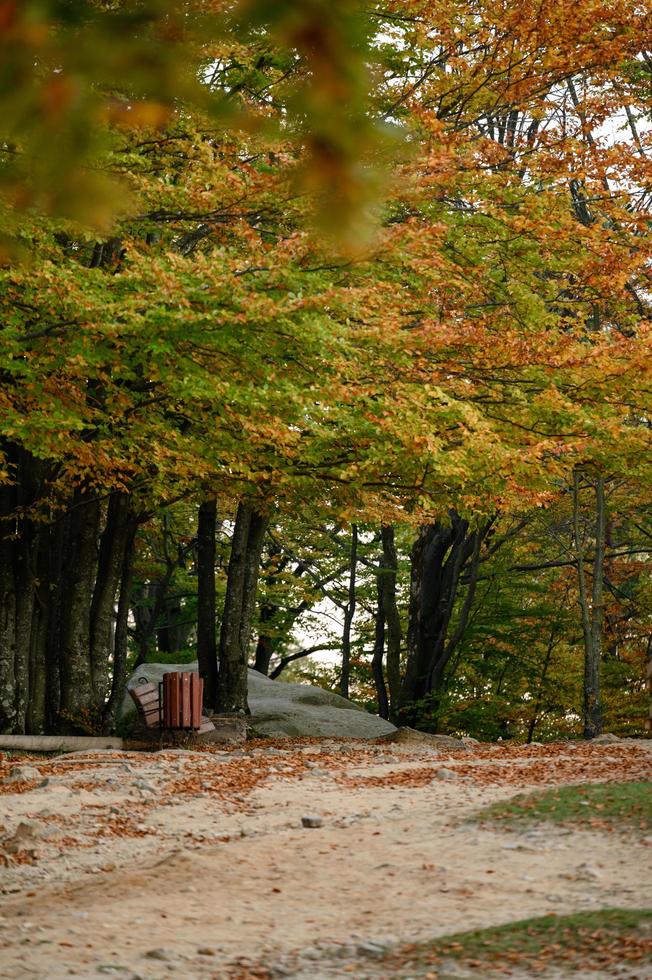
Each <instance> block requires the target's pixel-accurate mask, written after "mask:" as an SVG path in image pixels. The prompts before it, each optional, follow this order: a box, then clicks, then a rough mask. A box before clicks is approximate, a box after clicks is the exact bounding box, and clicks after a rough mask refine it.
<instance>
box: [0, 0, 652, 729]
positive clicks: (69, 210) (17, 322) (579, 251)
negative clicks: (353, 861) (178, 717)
mask: <svg viewBox="0 0 652 980" xmlns="http://www.w3.org/2000/svg"><path fill="white" fill-rule="evenodd" d="M649 15H650V9H649V6H648V4H647V3H643V4H639V3H636V2H634V0H615V2H614V0H611V2H609V3H606V2H604V3H602V2H599V0H598V2H596V0H576V2H573V3H570V2H569V0H552V2H549V3H546V4H533V3H531V2H530V0H517V2H509V3H506V2H505V3H503V2H494V0H485V2H475V0H471V2H470V0H460V2H453V3H450V2H447V3H443V2H438V0H429V2H425V0H414V2H410V3H406V2H399V0H396V2H392V0H389V2H386V3H381V4H379V3H369V4H364V5H362V4H359V5H358V4H356V3H349V2H344V0H330V2H328V3H326V2H323V0H286V2H275V3H269V2H265V0H241V2H239V3H238V2H231V3H224V2H219V0H215V2H213V0H186V2H184V3H175V4H172V3H166V2H165V0H152V2H149V0H143V2H138V3H133V2H122V0H116V2H112V3H105V2H102V0H96V2H94V0H87V2H75V3H70V2H66V0H58V2H56V0H27V2H24V3H16V2H13V0H0V304H1V307H2V316H1V317H0V372H1V383H0V732H10V733H12V732H13V733H23V732H28V733H40V732H58V731H71V730H72V731H90V732H108V731H113V730H115V728H116V725H117V724H119V707H120V704H121V701H122V698H123V695H124V691H125V684H126V681H127V677H128V673H129V671H130V670H131V669H133V667H134V666H135V665H137V664H140V663H143V662H145V661H168V662H172V663H178V662H189V661H192V660H194V659H198V660H199V669H200V673H201V674H202V677H203V678H204V697H205V707H206V708H207V709H208V710H209V711H218V712H234V711H235V712H239V711H245V712H246V710H247V666H248V665H250V666H252V667H255V669H256V670H259V671H261V672H262V673H264V674H268V675H272V676H275V677H281V678H282V677H284V676H286V677H287V676H289V675H290V674H292V675H293V676H299V677H310V678H312V679H317V680H318V681H319V683H322V684H325V685H328V686H332V687H333V689H336V690H338V691H339V692H340V693H341V694H342V695H343V696H345V697H351V698H353V699H356V700H358V701H360V702H361V703H363V704H364V705H365V706H366V707H368V708H369V709H370V710H372V711H376V712H378V713H379V714H381V715H382V716H383V717H388V718H390V719H392V720H394V721H395V722H397V723H401V724H407V725H411V726H414V727H420V728H424V729H426V730H430V731H437V730H441V731H450V732H454V733H461V734H469V735H477V736H480V737H483V738H488V739H492V738H498V737H502V738H518V739H523V740H529V741H531V740H532V739H533V738H541V739H545V738H552V737H558V736H559V735H560V734H561V735H566V734H573V733H577V732H583V733H584V735H585V736H586V737H588V738H591V737H594V736H595V735H597V734H599V733H600V732H601V731H602V730H603V727H605V726H607V727H608V728H609V729H610V730H612V731H616V732H619V733H632V734H635V733H640V732H642V731H643V730H644V729H645V727H646V722H647V717H648V703H649V691H648V690H647V687H646V676H647V673H646V672H647V671H649V663H650V662H651V659H652V589H651V583H650V576H649V556H650V553H651V550H652V509H651V508H652V497H651V490H652V487H651V481H650V475H651V472H650V457H651V453H650V449H651V438H650V426H651V422H650V419H651V414H650V412H651V408H652V406H651V404H650V393H651V388H650V385H651V381H652V346H651V344H652V335H651V324H650V300H651V295H650V276H651V268H652V267H651V265H650V245H651V238H650V206H651V204H652V190H651V188H652V167H651V156H650V154H651V152H652V126H651V123H652V85H651V82H652V34H651V30H650V23H651V22H652V19H651V18H650V16H649ZM325 653H327V664H326V665H325V666H324V664H321V665H320V664H319V662H317V663H316V664H314V663H312V661H310V660H309V659H308V658H309V657H311V656H313V657H317V658H319V655H322V657H323V655H324V654H325ZM306 664H311V666H308V667H306V666H305V665H306Z"/></svg>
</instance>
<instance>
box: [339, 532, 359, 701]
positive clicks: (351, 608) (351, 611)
mask: <svg viewBox="0 0 652 980" xmlns="http://www.w3.org/2000/svg"><path fill="white" fill-rule="evenodd" d="M357 568H358V526H357V524H352V525H351V558H350V562H349V590H348V596H347V602H346V607H345V609H344V627H343V629H342V674H341V676H340V694H341V695H342V697H343V698H348V696H349V686H350V681H351V625H352V623H353V617H354V616H355V580H356V572H357Z"/></svg>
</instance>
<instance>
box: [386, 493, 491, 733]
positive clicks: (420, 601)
mask: <svg viewBox="0 0 652 980" xmlns="http://www.w3.org/2000/svg"><path fill="white" fill-rule="evenodd" d="M492 523H493V522H492V521H489V522H488V523H486V524H484V525H483V526H482V527H481V528H479V529H478V530H475V531H470V530H469V522H468V521H467V520H465V519H463V518H461V517H460V516H459V515H458V514H457V512H456V511H454V510H452V511H450V524H443V523H441V522H439V521H438V522H436V523H435V524H428V525H424V526H422V527H421V528H420V530H419V534H418V537H417V539H416V541H415V542H414V545H413V548H412V553H411V578H410V613H409V624H408V657H407V664H406V669H405V675H404V677H403V681H402V683H401V689H400V693H399V700H398V709H397V715H398V716H399V717H400V719H401V721H402V722H403V724H412V725H414V724H415V721H416V719H417V716H418V713H419V706H418V703H419V702H422V701H423V699H424V698H426V697H427V696H428V695H431V694H436V692H437V691H438V690H439V689H440V687H441V685H442V683H443V679H444V672H445V670H446V667H447V665H448V663H449V661H450V659H451V656H452V654H453V652H454V651H455V649H456V647H457V646H458V644H459V643H460V641H461V639H462V638H463V635H464V631H465V629H466V626H467V624H468V618H469V613H470V610H471V607H472V604H473V600H474V597H475V589H476V584H477V578H478V567H479V564H480V548H481V544H482V541H483V540H484V538H485V537H486V535H487V533H488V531H489V529H490V527H491V525H492ZM463 572H464V573H465V574H466V575H467V583H468V584H467V593H466V596H465V600H464V603H463V605H462V608H461V610H460V615H459V619H458V623H457V625H456V627H455V629H454V631H453V633H452V635H451V636H450V637H449V636H448V632H449V627H450V624H451V620H452V616H453V610H454V607H455V600H456V598H457V595H458V591H459V587H460V579H461V576H462V573H463Z"/></svg>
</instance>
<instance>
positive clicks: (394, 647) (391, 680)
mask: <svg viewBox="0 0 652 980" xmlns="http://www.w3.org/2000/svg"><path fill="white" fill-rule="evenodd" d="M381 540H382V544H383V558H382V568H381V572H380V580H379V584H380V585H381V587H382V592H383V613H384V617H385V626H386V643H387V652H386V656H385V662H386V665H387V668H386V670H387V686H388V687H389V717H390V718H392V717H394V715H395V714H396V711H397V708H398V701H399V694H400V690H401V618H400V616H399V612H398V603H397V601H396V575H397V571H398V563H397V560H396V545H395V543H394V528H393V527H392V526H391V525H389V524H384V525H383V526H382V528H381Z"/></svg>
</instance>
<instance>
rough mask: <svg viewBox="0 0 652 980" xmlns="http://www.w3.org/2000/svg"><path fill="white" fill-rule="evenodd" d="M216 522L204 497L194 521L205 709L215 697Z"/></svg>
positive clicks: (211, 502) (214, 506) (212, 504)
mask: <svg viewBox="0 0 652 980" xmlns="http://www.w3.org/2000/svg"><path fill="white" fill-rule="evenodd" d="M216 524H217V501H216V500H215V498H211V499H209V500H204V501H203V502H202V503H201V504H200V505H199V515H198V521H197V660H198V662H199V674H200V676H201V677H202V678H203V680H204V705H205V707H206V708H207V709H208V710H209V711H214V710H215V706H216V699H217V636H216V616H217V610H216V605H215V527H216Z"/></svg>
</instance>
